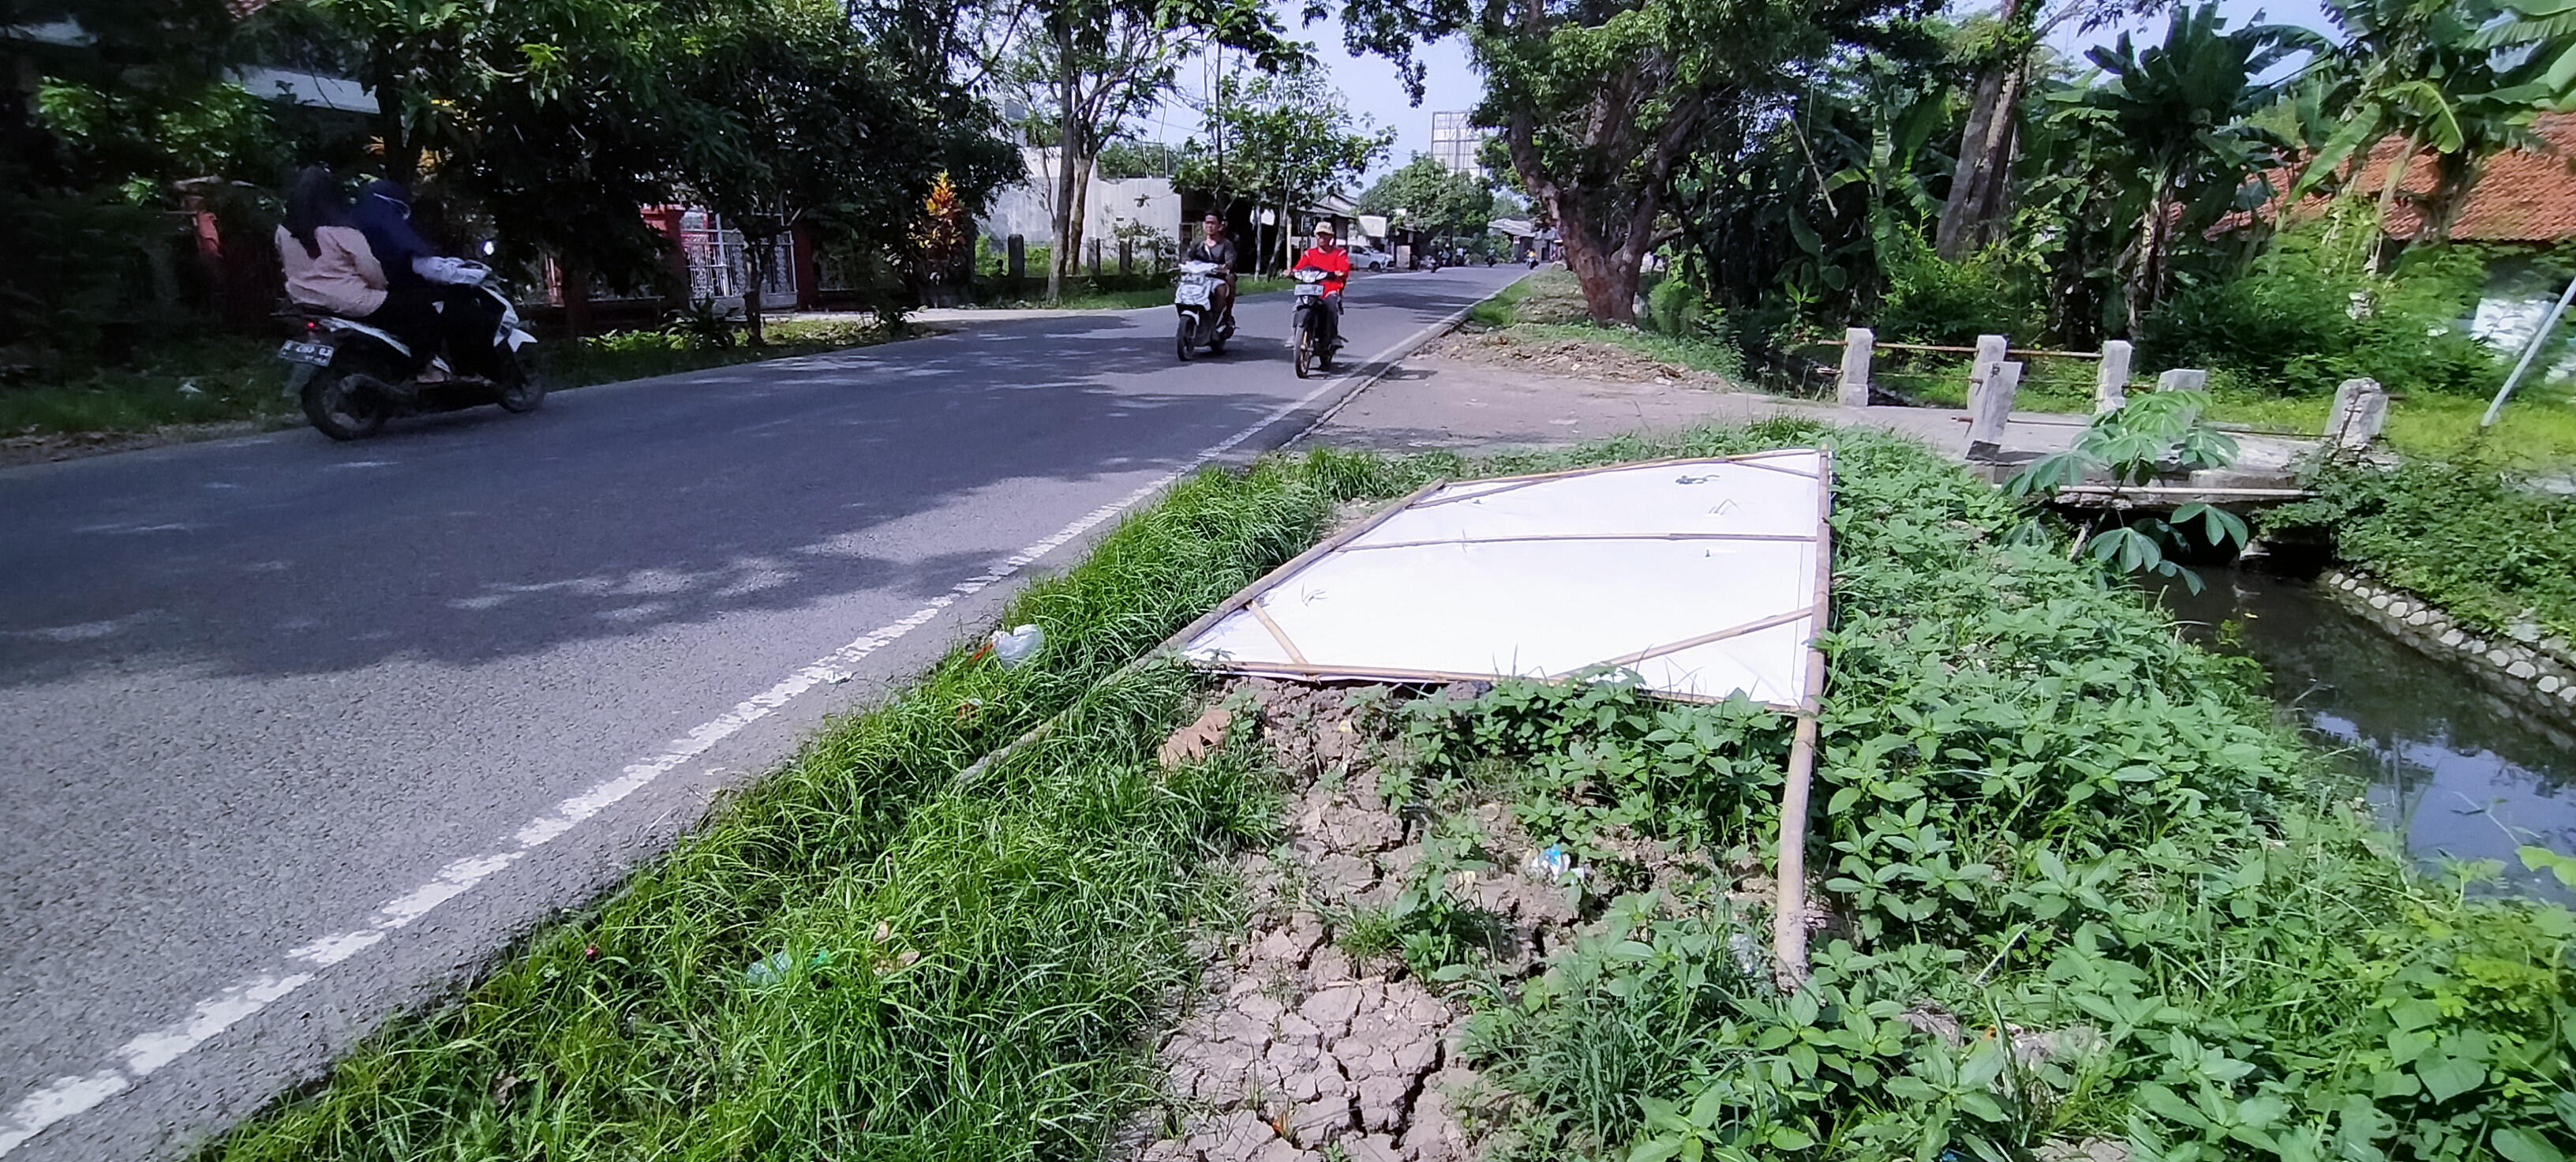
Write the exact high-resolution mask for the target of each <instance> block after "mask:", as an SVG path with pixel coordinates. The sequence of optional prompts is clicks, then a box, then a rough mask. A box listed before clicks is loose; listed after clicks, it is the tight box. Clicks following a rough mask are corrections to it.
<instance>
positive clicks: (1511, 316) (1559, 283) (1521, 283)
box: [1467, 271, 1574, 328]
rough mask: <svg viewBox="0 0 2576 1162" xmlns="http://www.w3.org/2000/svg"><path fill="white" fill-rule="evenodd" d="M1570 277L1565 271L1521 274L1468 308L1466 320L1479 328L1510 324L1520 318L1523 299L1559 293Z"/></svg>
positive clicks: (1570, 279) (1571, 276) (1570, 280)
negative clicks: (1508, 284)
mask: <svg viewBox="0 0 2576 1162" xmlns="http://www.w3.org/2000/svg"><path fill="white" fill-rule="evenodd" d="M1573 280H1574V276H1573V275H1571V274H1567V273H1565V272H1564V271H1549V272H1547V273H1545V274H1531V275H1524V276H1522V277H1521V278H1519V279H1515V280H1514V281H1513V282H1512V284H1511V285H1510V286H1506V287H1504V288H1503V289H1501V290H1498V291H1495V292H1494V293H1493V294H1492V295H1490V296H1487V297H1486V299H1485V300H1484V301H1483V302H1480V303H1477V304H1476V305H1475V306H1473V307H1470V308H1468V309H1467V322H1468V323H1469V324H1471V325H1474V326H1478V327H1487V328H1496V327H1509V326H1511V325H1513V324H1515V323H1518V322H1520V321H1521V317H1520V306H1521V303H1522V301H1523V300H1526V299H1528V298H1529V297H1530V296H1531V295H1534V294H1538V293H1540V292H1542V291H1550V292H1555V293H1562V292H1563V289H1564V287H1565V286H1567V285H1569V284H1571V283H1572V282H1573Z"/></svg>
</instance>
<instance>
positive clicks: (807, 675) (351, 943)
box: [0, 311, 1466, 1155]
mask: <svg viewBox="0 0 2576 1162" xmlns="http://www.w3.org/2000/svg"><path fill="white" fill-rule="evenodd" d="M1465 313H1466V312H1464V311H1460V312H1457V313H1456V314H1453V315H1451V316H1450V317H1448V318H1446V319H1443V320H1441V321H1439V322H1437V323H1433V324H1431V325H1430V326H1428V327H1425V328H1423V329H1422V330H1421V331H1418V332H1416V333H1415V334H1414V335H1412V336H1411V337H1409V338H1407V339H1406V340H1404V342H1402V343H1400V344H1397V345H1395V346H1394V347H1391V348H1389V349H1388V350H1387V352H1386V353H1384V354H1382V355H1381V356H1380V359H1381V360H1383V359H1386V358H1395V357H1399V356H1401V355H1402V354H1403V353H1404V352H1407V351H1411V350H1412V349H1413V348H1415V347H1418V346H1420V345H1421V344H1422V343H1424V342H1426V341H1428V340H1429V339H1430V338H1431V337H1432V336H1434V335H1437V334H1439V333H1440V332H1442V331H1445V330H1447V329H1448V328H1449V327H1451V326H1453V325H1455V324H1456V323H1457V321H1458V319H1459V318H1460V317H1463V316H1464V315H1465ZM1361 366H1366V364H1363V365H1361ZM1359 374H1360V370H1359V368H1358V367H1354V368H1352V369H1351V370H1349V371H1345V372H1343V373H1342V374H1341V375H1339V376H1336V377H1334V378H1333V379H1330V380H1327V381H1325V382H1324V384H1323V385H1321V386H1319V387H1317V388H1316V389H1315V390H1313V391H1310V392H1307V393H1306V394H1305V395H1304V396H1302V397H1300V398H1299V399H1298V400H1297V401H1296V402H1294V403H1290V404H1285V405H1282V406H1281V407H1279V408H1278V409H1277V410H1275V411H1272V412H1271V413H1270V414H1269V415H1266V416H1264V417H1262V418H1261V420H1260V421H1259V422H1257V423H1254V424H1252V425H1251V426H1249V427H1246V428H1244V429H1243V430H1242V431H1239V432H1236V433H1235V434H1233V435H1231V436H1228V437H1226V438H1225V439H1224V440H1223V441H1221V442H1219V443H1217V444H1216V445H1214V446H1212V447H1210V448H1208V449H1206V450H1205V451H1202V452H1200V453H1199V454H1198V455H1197V456H1196V457H1194V458H1193V459H1191V461H1190V462H1189V463H1188V464H1185V465H1183V466H1182V467H1180V468H1177V469H1174V470H1173V471H1171V472H1168V473H1165V474H1164V475H1163V476H1162V477H1160V478H1158V479H1156V480H1155V481H1154V482H1153V483H1151V484H1147V485H1145V486H1144V487H1142V488H1139V489H1137V490H1136V491H1134V492H1131V493H1128V494H1127V495H1126V496H1123V497H1120V498H1119V499H1117V500H1115V501H1111V502H1110V503H1108V504H1104V505H1101V506H1100V507H1098V508H1095V509H1093V510H1091V511H1090V512H1087V513H1084V514H1083V515H1082V517H1081V518H1080V519H1078V520H1076V521H1074V522H1073V523H1072V524H1069V525H1066V526H1065V527H1063V528H1062V529H1059V530H1057V531H1056V532H1055V533H1054V534H1053V535H1051V536H1049V537H1047V538H1046V539H1044V540H1041V541H1039V542H1037V543H1036V544H1033V545H1030V546H1028V547H1027V548H1024V549H1021V550H1020V551H1019V552H1016V553H1013V554H1011V555H1010V556H1008V557H1005V558H1003V559H1002V560H1001V561H1000V562H999V563H998V564H996V565H994V566H993V567H992V568H991V569H988V570H985V571H984V572H982V573H978V574H976V575H975V576H973V577H969V578H967V579H966V580H964V581H961V582H958V583H957V585H956V586H954V587H953V588H951V589H949V591H948V592H946V593H943V594H940V595H939V596H938V597H935V598H933V599H931V601H930V603H929V604H927V605H924V606H922V607H921V608H920V609H917V610H915V611H913V612H912V613H911V614H910V615H909V616H906V617H904V618H903V619H902V620H900V621H895V622H892V623H889V624H887V625H885V626H882V627H880V628H878V629H876V630H874V631H872V632H870V633H869V634H867V635H866V636H864V637H861V638H859V639H858V640H856V641H853V642H851V643H849V644H848V645H845V646H842V647H841V648H840V649H837V650H834V651H832V652H831V653H830V654H828V655H825V656H824V657H822V658H819V659H817V660H815V661H814V662H813V663H812V664H810V665H807V666H805V667H803V668H801V669H799V670H797V671H796V672H795V673H793V674H790V675H788V677H787V678H785V679H784V680H782V681H780V682H779V683H777V684H776V685H774V686H771V687H770V688H768V689H766V690H763V691H761V692H760V693H758V694H754V695H752V696H751V697H749V698H746V699H744V700H742V701H741V702H740V703H738V704H736V705H735V706H734V708H733V709H732V710H730V711H728V712H726V713H725V714H723V715H720V716H718V717H717V718H715V719H714V720H713V721H710V722H707V723H704V724H702V725H700V726H698V727H697V728H695V729H693V730H691V731H689V732H688V733H687V734H685V735H683V736H681V737H680V738H679V739H677V740H675V741H673V742H672V743H671V744H670V745H669V746H668V747H667V748H665V749H664V750H663V751H662V752H661V753H659V754H656V755H653V756H651V757H649V758H646V759H643V760H642V761H639V762H636V763H632V764H629V765H628V766H627V767H626V769H625V770H623V771H621V772H619V773H618V775H617V777H615V778H612V779H608V780H606V781H604V782H601V783H599V784H598V785H596V786H593V787H591V788H589V789H588V790H585V791H583V792H582V793H581V794H578V795H575V796H573V797H571V798H569V799H565V800H563V801H562V802H559V803H557V804H555V806H554V809H553V810H552V811H550V812H548V813H546V814H544V815H541V816H538V817H537V818H535V819H532V820H529V821H528V822H527V824H525V825H524V826H522V827H520V828H519V829H518V831H517V832H516V833H514V834H513V835H512V836H511V837H510V840H509V846H508V847H507V848H506V849H503V850H498V851H492V852H487V853H485V854H482V855H477V856H473V857H470V858H466V859H460V860H457V861H456V862H454V863H451V864H448V865H447V866H446V867H443V868H440V869H439V870H438V874H437V875H436V876H435V877H433V878H432V879H431V880H430V881H429V882H428V883H425V884H422V885H421V886H419V887H417V888H414V889H412V890H411V891H408V892H405V893H403V894H402V895H400V896H397V897H395V898H393V899H391V900H388V901H386V902H385V903H384V904H383V905H382V906H380V907H378V908H377V909H376V913H375V915H374V916H373V917H372V918H370V920H369V921H368V924H367V926H366V927H364V928H359V929H355V930H352V931H347V932H334V933H329V934H326V935H322V936H317V937H315V938H313V939H311V940H309V941H306V942H305V943H302V944H299V945H297V946H295V947H294V948H291V949H288V950H287V951H286V952H285V954H284V957H283V958H284V960H285V961H286V962H288V963H287V964H282V965H279V966H278V969H273V970H270V971H266V972H262V973H260V974H259V975H256V976H253V977H250V978H248V979H245V980H242V981H238V982H235V983H234V984H232V985H231V986H229V987H227V988H225V989H224V990H222V991H221V992H218V993H216V994H215V995H214V996H211V997H208V998H206V999H204V1000H201V1001H198V1002H197V1003H196V1005H195V1006H193V1008H192V1009H191V1010H190V1012H189V1015H188V1016H186V1017H184V1018H181V1019H180V1020H178V1021H175V1022H172V1023H171V1024H168V1025H164V1026H162V1027H160V1028H158V1029H154V1030H152V1031H150V1032H147V1033H144V1034H142V1035H140V1036H138V1037H135V1038H134V1039H133V1040H131V1041H128V1042H126V1043H125V1044H124V1045H123V1046H121V1047H119V1048H118V1049H117V1051H116V1052H115V1054H114V1057H115V1058H116V1064H114V1065H113V1066H111V1067H109V1068H106V1069H99V1070H95V1071H93V1072H90V1073H86V1074H72V1075H67V1076H64V1077H61V1078H58V1079H56V1080H55V1081H54V1083H53V1084H51V1085H48V1086H45V1087H44V1088H42V1089H38V1090H36V1091H35V1092H33V1093H29V1094H27V1095H26V1096H24V1097H22V1098H20V1099H19V1100H18V1103H17V1104H16V1105H15V1106H13V1107H11V1108H10V1110H9V1112H8V1113H7V1114H6V1115H5V1116H0V1155H5V1154H7V1153H9V1152H10V1151H12V1150H15V1149H17V1148H18V1147H19V1146H20V1145H22V1144H24V1143H25V1142H26V1141H27V1140H28V1139H30V1138H33V1137H35V1136H36V1135H37V1134H40V1133H42V1132H44V1130H45V1129H46V1128H47V1127H49V1126H52V1125H54V1124H56V1123H58V1122H61V1121H62V1120H64V1119H66V1118H71V1117H75V1116H78V1115H80V1114H82V1113H86V1112H88V1111H89V1110H92V1109H95V1108H97V1107H98V1105H99V1104H100V1103H102V1102H105V1101H107V1100H108V1099H110V1098H113V1097H115V1096H116V1095H118V1094H120V1093H123V1092H125V1091H126V1090H128V1089H131V1088H133V1087H134V1084H135V1083H136V1082H139V1081H141V1080H143V1079H144V1078H145V1077H148V1076H150V1075H151V1074H152V1072H153V1071H154V1070H157V1069H160V1068H161V1067H162V1066H165V1065H168V1064H169V1063H170V1062H172V1061H175V1060H177V1059H178V1058H179V1057H180V1056H181V1055H183V1054H186V1053H187V1052H189V1051H190V1050H192V1049H195V1048H196V1047H197V1046H199V1045H203V1044H205V1043H206V1042H207V1041H208V1040H211V1039H212V1038H213V1037H214V1036H215V1035H216V1034H218V1033H221V1032H223V1031H224V1030H226V1029H229V1028H231V1027H232V1026H233V1025H234V1024H236V1023H238V1022H240V1021H241V1020H242V1019H243V1018H246V1017H248V1016H250V1015H251V1014H253V1013H256V1012H258V1011H260V1010H261V1009H264V1008H266V1007H268V1006H269V1005H270V1004H272V1003H274V1002H276V1001H277V1000H278V999H279V998H280V997H284V996H286V995H287V994H289V993H292V992H294V991H295V990H297V989H299V988H302V987H304V986H305V985H307V984H310V983H312V981H313V980H314V978H315V976H316V975H317V970H319V969H324V968H328V967H330V966H332V965H335V964H338V963H340V962H341V961H344V960H347V959H348V958H350V957H352V956H355V955H357V954H358V953H359V952H362V951H364V950H366V949H368V948H371V947H373V946H375V945H376V944H378V943H380V942H382V941H383V940H384V939H385V937H386V936H388V935H390V934H391V933H392V932H393V931H394V930H395V929H398V928H402V927H406V926H408V925H410V924H411V923H412V922H413V921H416V920H418V919H420V918H421V917H422V916H425V915H428V914H429V912H430V910H431V909H434V908H436V907H438V906H439V905H440V904H443V903H446V902H447V901H449V900H452V899H455V898H456V897H458V896H461V895H464V894H465V893H466V892H468V891H471V890H473V888H474V887H475V885H477V884H480V883H482V882H483V881H484V880H485V879H486V878H488V877H490V876H491V875H492V874H493V873H495V872H498V871H500V870H501V869H503V868H506V867H508V866H510V865H511V864H514V863H517V862H518V861H519V860H520V859H522V858H524V857H526V856H527V855H528V853H530V852H532V851H534V850H536V849H537V848H539V847H541V846H544V845H545V844H546V843H548V842H551V841H552V840H554V839H556V838H559V837H561V836H562V835H564V834H565V833H566V832H569V831H571V830H572V829H573V828H574V827H576V826H579V825H580V824H581V823H582V822H583V821H584V820H587V819H589V818H591V817H592V816H594V815H597V814H599V813H600V812H601V811H604V810H606V809H608V808H609V807H610V806H612V805H614V804H616V803H617V802H618V801H619V800H621V799H624V798H626V797H627V796H629V795H632V794H634V793H635V792H637V791H639V790H642V789H643V788H644V787H645V786H646V785H648V784H650V783H652V781H653V780H655V779H657V778H660V777H661V776H662V775H664V774H667V773H669V772H670V771H672V770H673V769H675V768H677V767H679V766H680V765H681V764H684V763H686V762H688V761H689V760H691V759H694V758H696V757H698V756H699V755H701V754H704V753H706V751H707V749H708V748H710V747H712V746H714V745H715V744H717V743H719V742H722V741H724V740H725V739H727V738H730V737H732V736H733V735H734V734H736V733H738V732H740V731H741V730H742V728H744V727H746V726H749V725H751V724H752V723H754V722H757V721H759V720H761V719H763V718H766V717H768V716H769V715H771V714H772V713H775V712H776V711H777V710H778V708H780V707H782V706H785V705H787V704H788V703H789V702H792V701H794V700H795V699H796V698H797V696H798V695H801V694H803V693H805V692H806V691H808V690H811V689H813V688H814V687H816V686H819V685H823V684H826V683H830V682H833V681H836V680H838V679H840V678H841V677H843V676H844V675H846V674H847V673H848V671H849V668H850V667H851V666H854V665H856V664H858V662H859V661H860V660H862V659H864V658H866V657H867V656H868V655H870V654H873V653H875V652H877V651H878V650H881V649H884V648H885V647H886V646H888V645H890V644H892V643H894V642H895V641H896V640H897V639H899V638H902V637H903V636H904V635H905V634H908V633H911V632H912V631H914V630H916V629H919V628H921V627H922V626H924V625H926V624H928V623H929V622H930V621H931V619H933V618H935V617H938V616H939V614H940V613H941V612H942V611H944V610H946V609H947V608H948V607H949V606H952V605H955V604H957V603H958V602H960V601H963V600H965V599H966V598H969V597H972V596H974V595H976V594H977V593H981V592H983V591H984V590H986V589H989V588H991V587H993V586H994V585H996V584H999V583H1001V582H1003V581H1006V580H1008V579H1010V578H1011V577H1012V576H1014V575H1015V574H1017V573H1018V572H1019V571H1020V570H1022V569H1024V568H1027V567H1028V566H1029V565H1030V564H1031V563H1033V562H1035V561H1036V560H1037V559H1038V558H1040V557H1044V556H1046V555H1047V554H1048V553H1051V552H1054V551H1055V550H1057V549H1059V548H1062V547H1064V545H1065V544H1066V543H1067V542H1070V541H1072V540H1073V539H1074V538H1076V537H1079V536H1081V535H1082V534H1084V533H1086V532H1089V531H1091V530H1092V529H1094V528H1097V527H1098V526H1099V525H1100V523H1101V522H1103V521H1106V520H1108V519H1109V518H1111V517H1114V516H1116V515H1118V514H1119V513H1121V512H1124V511H1126V510H1127V509H1129V508H1132V507H1134V506H1135V505H1137V504H1140V503H1142V502H1144V501H1145V500H1146V499H1148V498H1150V497H1152V496H1154V495H1155V494H1157V493H1159V492H1161V491H1163V490H1164V489H1166V488H1169V487H1171V486H1172V485H1173V484H1174V483H1175V482H1177V481H1179V480H1180V479H1181V478H1182V477H1185V476H1187V475H1189V474H1190V473H1192V472H1196V471H1198V470H1199V469H1200V468H1202V467H1205V466H1206V465H1207V464H1208V463H1210V462H1211V461H1214V460H1215V459H1216V458H1217V457H1219V456H1223V455H1225V454H1226V453H1228V452H1231V451H1233V450H1235V449H1236V448H1238V447H1241V446H1242V444H1243V442H1244V441H1246V440H1249V439H1251V438H1252V437H1254V436H1256V435H1259V434H1261V432H1262V431H1263V430H1265V429H1267V428H1269V427H1270V426H1271V425H1273V424H1276V423H1278V422H1279V421H1281V420H1284V419H1286V418H1288V417H1289V416H1292V415H1295V414H1296V413H1297V412H1298V411H1300V410H1303V409H1304V408H1306V407H1308V406H1310V405H1312V404H1313V403H1314V402H1315V401H1316V400H1318V399H1321V398H1323V397H1324V396H1325V395H1326V394H1328V393H1330V392H1332V391H1334V390H1335V389H1337V388H1342V387H1344V386H1345V385H1346V384H1348V383H1349V382H1350V381H1351V380H1352V378H1353V377H1355V376H1358V375H1359ZM279 969H282V970H284V971H279Z"/></svg>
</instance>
